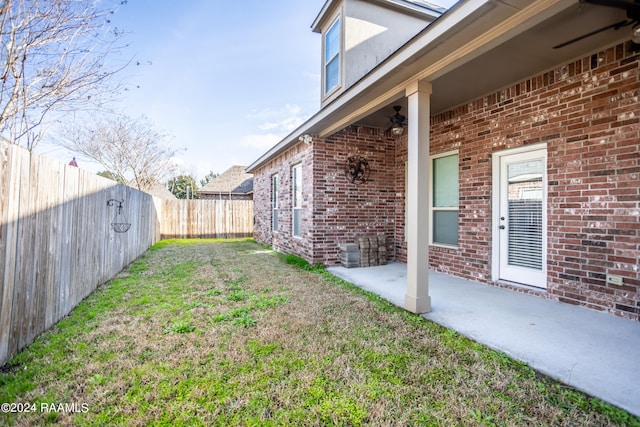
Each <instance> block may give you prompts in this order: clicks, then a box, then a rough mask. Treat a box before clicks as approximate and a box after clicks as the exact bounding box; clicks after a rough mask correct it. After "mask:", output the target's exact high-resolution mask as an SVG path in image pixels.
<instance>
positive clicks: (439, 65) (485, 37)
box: [318, 0, 566, 137]
mask: <svg viewBox="0 0 640 427" xmlns="http://www.w3.org/2000/svg"><path fill="white" fill-rule="evenodd" d="M482 3H483V4H484V3H487V1H483V2H482ZM559 3H563V1H562V0H542V1H538V2H535V3H533V4H531V5H530V6H528V7H526V8H524V9H522V10H521V11H520V12H517V13H515V14H514V15H513V16H511V17H510V18H508V19H505V20H504V21H502V22H501V23H499V24H497V25H496V26H495V27H493V28H492V29H491V31H488V32H486V33H484V34H482V35H481V36H479V37H477V38H475V39H473V40H471V41H470V42H468V43H466V44H464V45H462V46H461V47H460V48H458V49H457V50H455V51H453V52H451V53H449V54H448V55H446V56H445V57H443V58H441V59H440V60H438V61H436V62H434V63H432V64H431V65H429V66H427V67H426V68H425V69H424V70H422V71H421V72H419V73H417V74H415V75H413V76H411V77H409V78H407V79H405V80H404V81H402V82H401V83H399V84H397V85H395V86H394V87H392V88H391V89H388V90H387V91H386V92H385V93H383V94H382V95H380V96H378V97H376V98H374V99H372V100H371V101H369V102H367V103H366V104H365V105H363V106H361V107H360V108H357V109H356V110H354V111H352V112H351V113H349V114H347V115H344V116H342V118H341V119H340V120H337V121H333V122H332V123H331V125H330V126H328V127H326V128H323V129H322V130H320V131H319V132H318V135H319V136H321V137H325V136H328V135H331V134H333V133H335V132H337V131H339V130H340V129H343V128H345V127H346V126H348V125H349V124H351V123H354V122H356V121H358V120H360V119H362V118H364V117H366V116H367V115H368V114H370V113H371V112H373V111H375V110H376V109H378V108H379V107H380V106H382V105H386V104H387V103H389V102H390V101H392V100H394V99H396V98H398V96H399V94H401V93H403V92H404V90H405V88H406V87H407V86H408V85H409V84H411V83H412V82H414V81H416V80H417V81H420V80H427V81H430V80H432V79H433V78H434V77H435V76H437V74H438V73H442V72H443V70H446V69H447V68H448V67H450V66H452V65H454V64H456V65H461V62H467V61H469V60H471V59H474V58H476V57H478V56H479V55H480V54H482V53H483V52H486V51H487V50H490V49H491V48H492V47H495V45H496V44H499V42H498V41H499V40H500V39H501V38H503V37H504V36H506V35H508V34H510V33H512V32H513V31H514V30H516V29H517V32H518V33H521V32H523V31H526V30H527V29H529V28H531V27H532V26H533V25H534V22H532V18H534V17H538V18H539V19H537V20H536V22H535V23H537V22H538V21H539V20H540V17H542V16H544V17H545V18H546V17H547V15H548V14H544V12H545V11H550V10H551V9H552V6H555V5H558V4H559ZM564 3H566V2H564ZM480 6H481V5H480ZM480 6H477V7H476V8H474V10H476V9H478V8H479V7H480ZM554 11H555V10H554ZM440 35H442V34H440V33H439V32H436V33H435V34H433V33H432V32H428V33H427V34H425V37H424V38H423V39H421V40H419V41H416V43H415V44H412V45H411V46H409V47H408V48H407V49H406V50H404V51H402V52H401V53H400V54H399V55H398V56H397V57H395V58H393V59H392V60H391V61H390V62H388V63H386V64H384V66H383V67H381V68H379V69H376V70H374V71H373V72H372V73H370V74H369V75H367V76H366V77H365V79H364V81H362V82H360V83H358V85H362V86H361V87H358V88H354V93H352V94H351V95H352V96H351V97H350V98H348V99H344V100H342V101H343V102H342V103H341V104H340V103H339V102H337V103H336V104H333V105H331V106H329V107H327V108H326V109H325V110H323V111H321V112H320V115H322V113H323V112H324V113H325V114H324V115H325V116H327V115H329V114H331V113H332V112H333V111H329V110H331V107H333V110H334V111H335V110H337V109H338V108H340V107H342V106H343V105H344V104H347V103H348V102H349V101H351V99H352V98H353V97H354V96H355V95H357V94H359V93H361V92H363V91H365V90H366V89H368V88H369V87H371V86H372V85H373V84H375V83H376V82H377V81H379V80H381V79H382V78H383V77H384V76H385V75H388V74H390V73H392V72H393V70H394V69H396V67H398V66H400V65H401V64H403V63H405V62H406V61H408V60H409V59H410V58H412V57H414V55H418V54H419V51H420V50H421V49H424V48H425V47H426V46H428V44H429V43H430V42H431V41H433V40H435V39H436V38H437V37H439V36H440Z"/></svg>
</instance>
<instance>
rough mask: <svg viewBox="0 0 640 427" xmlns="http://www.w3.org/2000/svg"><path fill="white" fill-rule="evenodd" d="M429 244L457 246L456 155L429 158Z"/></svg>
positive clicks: (450, 153)
mask: <svg viewBox="0 0 640 427" xmlns="http://www.w3.org/2000/svg"><path fill="white" fill-rule="evenodd" d="M430 160H431V185H432V187H431V206H430V211H431V212H430V215H429V217H430V218H431V243H432V244H436V245H437V244H440V245H450V246H457V245H458V153H457V152H455V153H452V152H449V153H444V154H439V155H437V156H432V157H431V159H430Z"/></svg>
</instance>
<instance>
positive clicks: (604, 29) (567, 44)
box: [553, 20, 634, 49]
mask: <svg viewBox="0 0 640 427" xmlns="http://www.w3.org/2000/svg"><path fill="white" fill-rule="evenodd" d="M633 22H634V21H626V20H625V21H620V22H616V23H615V24H611V25H607V26H606V27H602V28H599V29H597V30H594V31H591V32H590V33H587V34H583V35H581V36H579V37H576V38H575V39H571V40H569V41H566V42H564V43H560V44H559V45H557V46H554V47H553V48H554V49H560V48H562V47H565V46H569V45H570V44H573V43H575V42H578V41H580V40H582V39H586V38H587V37H591V36H594V35H596V34H598V33H601V32H603V31H607V30H609V29H611V28H615V29H616V30H617V29H619V28H622V27H626V26H627V25H631V24H633Z"/></svg>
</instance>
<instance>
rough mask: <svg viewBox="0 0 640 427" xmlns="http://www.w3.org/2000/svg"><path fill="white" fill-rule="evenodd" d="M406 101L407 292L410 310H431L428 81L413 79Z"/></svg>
mask: <svg viewBox="0 0 640 427" xmlns="http://www.w3.org/2000/svg"><path fill="white" fill-rule="evenodd" d="M406 95H407V98H408V103H409V117H408V122H409V124H408V145H409V147H408V148H409V153H408V161H407V164H408V171H407V189H406V197H407V210H408V211H407V216H406V218H407V224H406V227H407V294H406V295H405V300H404V301H405V302H404V306H405V308H406V309H407V310H409V311H411V312H413V313H426V312H429V311H431V297H430V296H429V127H430V119H431V112H430V110H431V105H430V104H431V99H430V96H431V83H427V82H421V81H415V82H413V83H412V84H411V85H409V86H408V87H407V89H406Z"/></svg>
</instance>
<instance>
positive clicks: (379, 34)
mask: <svg viewBox="0 0 640 427" xmlns="http://www.w3.org/2000/svg"><path fill="white" fill-rule="evenodd" d="M345 15H346V16H345V27H344V28H345V34H344V52H345V55H344V71H345V75H344V83H345V87H349V86H351V85H352V84H353V83H355V82H356V81H358V80H359V79H360V78H361V77H362V76H364V75H365V74H367V73H368V72H369V71H371V70H372V69H373V68H374V67H375V66H376V65H378V64H379V63H381V62H382V61H383V60H384V59H386V58H387V57H388V56H389V55H391V54H392V53H393V52H394V51H396V50H397V49H398V48H399V47H400V46H402V45H403V44H405V43H406V42H407V41H409V40H410V39H411V38H412V37H413V36H415V35H416V34H418V32H420V31H421V30H422V29H424V28H425V27H426V26H427V24H428V23H429V22H430V21H428V20H426V19H425V18H422V17H420V18H418V17H415V16H410V15H407V14H404V13H400V12H395V13H393V12H391V11H390V10H389V9H387V8H385V7H382V6H380V5H377V4H373V3H371V2H367V1H362V0H347V2H346V7H345Z"/></svg>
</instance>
